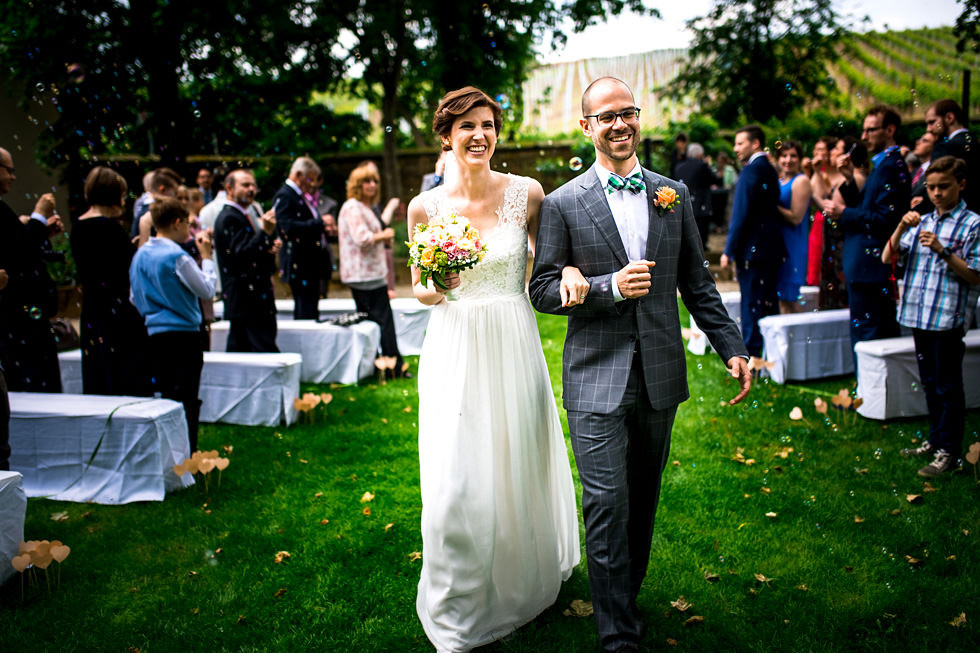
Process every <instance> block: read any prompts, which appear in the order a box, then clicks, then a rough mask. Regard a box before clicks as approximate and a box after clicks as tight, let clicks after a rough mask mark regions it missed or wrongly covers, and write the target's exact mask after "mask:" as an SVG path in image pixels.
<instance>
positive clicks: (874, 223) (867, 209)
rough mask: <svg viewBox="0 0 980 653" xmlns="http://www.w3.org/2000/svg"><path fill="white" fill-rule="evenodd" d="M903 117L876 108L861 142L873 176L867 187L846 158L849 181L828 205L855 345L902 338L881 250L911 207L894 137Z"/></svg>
mask: <svg viewBox="0 0 980 653" xmlns="http://www.w3.org/2000/svg"><path fill="white" fill-rule="evenodd" d="M901 124H902V119H901V117H899V115H898V113H897V112H896V111H895V110H894V109H892V108H891V107H886V106H875V107H872V108H871V109H869V110H868V112H867V115H865V118H864V130H863V132H862V134H861V138H862V140H863V141H864V143H865V144H866V145H867V146H868V149H869V150H870V151H871V153H872V154H873V157H872V163H873V168H872V171H871V175H870V176H869V177H868V180H867V182H866V183H865V185H864V188H863V189H859V188H858V185H857V183H856V180H855V172H854V171H855V166H854V162H853V161H852V160H851V159H850V158H849V157H848V156H847V154H844V155H842V156H841V157H839V158H838V159H837V169H838V170H840V172H841V174H843V175H844V176H845V177H846V178H847V179H848V181H847V182H845V183H844V184H843V185H842V186H841V188H840V191H841V192H840V194H839V195H838V196H835V199H833V200H831V201H830V203H829V204H826V203H825V205H824V211H825V213H826V212H829V213H828V217H830V218H831V219H835V220H837V221H838V222H839V223H840V228H841V230H842V231H843V232H844V259H843V260H844V277H845V279H847V300H848V304H849V307H850V309H851V347H852V349H853V346H854V345H855V344H857V343H858V342H861V341H864V340H877V339H879V338H893V337H896V336H898V323H897V322H896V321H895V301H896V299H897V298H896V297H895V296H894V290H895V289H894V288H893V287H892V284H891V282H890V281H889V278H890V276H891V269H890V268H889V267H888V266H887V265H885V264H884V263H882V262H881V250H882V248H883V247H884V246H885V243H886V242H887V241H888V236H889V235H890V234H891V233H892V231H894V229H895V227H896V226H897V225H898V222H899V221H900V220H901V219H902V214H903V213H904V212H905V207H907V206H908V205H909V171H908V169H907V168H906V167H905V161H904V159H903V158H902V155H901V154H900V153H899V151H898V145H897V143H896V142H895V133H896V132H897V131H898V128H899V127H900V126H901Z"/></svg>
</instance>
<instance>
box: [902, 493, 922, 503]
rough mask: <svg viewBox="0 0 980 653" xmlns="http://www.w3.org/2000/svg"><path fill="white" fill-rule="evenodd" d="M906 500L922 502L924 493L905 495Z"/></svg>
mask: <svg viewBox="0 0 980 653" xmlns="http://www.w3.org/2000/svg"><path fill="white" fill-rule="evenodd" d="M905 500H906V501H908V502H909V503H922V495H921V494H906V495H905Z"/></svg>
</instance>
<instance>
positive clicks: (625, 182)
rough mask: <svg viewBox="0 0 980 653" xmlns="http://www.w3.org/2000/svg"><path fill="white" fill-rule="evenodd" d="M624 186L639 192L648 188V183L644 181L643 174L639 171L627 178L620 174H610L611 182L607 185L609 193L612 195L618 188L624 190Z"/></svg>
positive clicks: (633, 191)
mask: <svg viewBox="0 0 980 653" xmlns="http://www.w3.org/2000/svg"><path fill="white" fill-rule="evenodd" d="M624 188H625V189H626V190H628V191H629V192H631V193H633V194H636V193H639V192H640V191H641V190H646V184H644V183H643V175H641V174H640V173H639V172H637V173H634V174H632V175H630V176H629V177H627V178H625V179H623V178H622V177H620V176H619V175H609V183H608V185H607V186H606V192H607V193H609V194H610V195H612V194H613V193H615V192H616V191H617V190H623V189H624Z"/></svg>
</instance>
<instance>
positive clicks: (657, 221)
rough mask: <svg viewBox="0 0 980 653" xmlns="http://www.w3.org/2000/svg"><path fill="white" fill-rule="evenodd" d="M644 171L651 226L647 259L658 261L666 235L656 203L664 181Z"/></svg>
mask: <svg viewBox="0 0 980 653" xmlns="http://www.w3.org/2000/svg"><path fill="white" fill-rule="evenodd" d="M641 169H642V170H643V183H644V184H646V187H647V215H648V216H649V220H650V226H649V228H648V230H647V252H646V259H647V260H648V261H656V260H657V250H659V249H660V239H661V238H662V237H663V233H664V219H663V218H662V217H661V216H660V213H659V212H658V211H657V207H656V205H655V204H654V202H655V201H656V200H657V188H658V184H660V182H661V181H662V180H661V178H660V177H658V176H657V175H656V174H654V173H653V172H650V171H649V170H647V169H645V168H641ZM680 208H681V207H680V206H678V207H677V208H675V209H674V210H675V211H677V210H679V209H680Z"/></svg>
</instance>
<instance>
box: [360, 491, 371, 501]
mask: <svg viewBox="0 0 980 653" xmlns="http://www.w3.org/2000/svg"><path fill="white" fill-rule="evenodd" d="M373 500H374V495H373V494H371V493H370V492H365V493H364V494H362V495H361V503H366V502H368V501H373Z"/></svg>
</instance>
